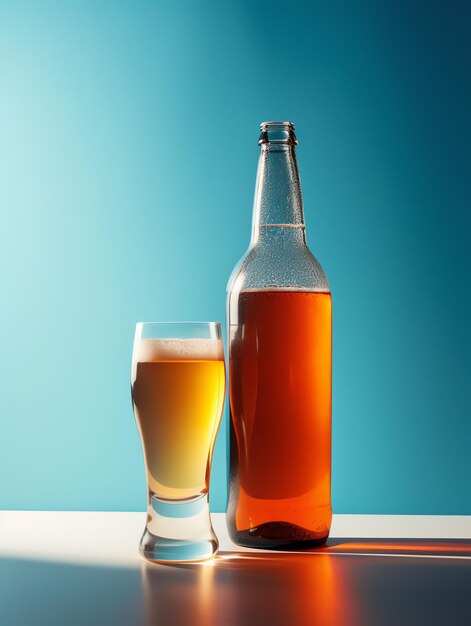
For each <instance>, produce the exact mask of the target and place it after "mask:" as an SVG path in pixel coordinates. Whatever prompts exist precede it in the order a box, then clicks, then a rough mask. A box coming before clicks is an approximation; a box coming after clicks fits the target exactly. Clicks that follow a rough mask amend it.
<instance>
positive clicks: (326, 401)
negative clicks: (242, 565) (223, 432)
mask: <svg viewBox="0 0 471 626" xmlns="http://www.w3.org/2000/svg"><path fill="white" fill-rule="evenodd" d="M296 144H297V140H296V137H295V134H294V125H293V124H292V123H291V122H264V123H263V124H261V135H260V139H259V145H260V146H261V154H260V160H259V165H258V174H257V182H256V187H255V200H254V208H253V227H252V238H251V241H250V245H249V248H248V250H247V252H246V254H245V255H244V256H243V258H242V259H241V261H240V262H239V263H238V265H237V266H236V267H235V269H234V271H233V272H232V275H231V277H230V279H229V283H228V294H227V313H228V344H229V345H228V352H229V400H230V403H229V404H230V415H231V424H230V495H229V505H228V510H227V525H228V530H229V534H230V536H231V538H232V540H233V541H234V542H235V543H237V544H239V545H243V546H249V547H263V548H293V547H296V548H299V547H311V546H314V545H322V544H323V543H324V542H325V540H326V539H327V537H328V535H329V529H330V524H331V519H332V509H331V502H330V475H331V377H332V376H331V371H332V365H331V360H332V357H331V352H332V351H331V346H332V330H331V329H332V322H331V320H332V313H331V296H330V288H329V283H328V281H327V278H326V275H325V274H324V271H323V270H322V267H321V266H320V264H319V262H318V261H317V260H316V259H315V257H314V256H313V255H312V253H311V251H310V250H309V248H308V247H307V244H306V232H305V226H304V212H303V202H302V195H301V183H300V179H299V173H298V165H297V161H296V153H295V146H296Z"/></svg>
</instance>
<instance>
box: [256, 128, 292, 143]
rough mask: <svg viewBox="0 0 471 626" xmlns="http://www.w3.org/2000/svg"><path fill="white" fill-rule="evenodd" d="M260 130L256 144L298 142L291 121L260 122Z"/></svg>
mask: <svg viewBox="0 0 471 626" xmlns="http://www.w3.org/2000/svg"><path fill="white" fill-rule="evenodd" d="M260 132H261V134H260V137H259V140H258V145H262V144H267V143H270V144H278V145H279V144H285V145H291V146H295V145H296V144H297V143H298V140H297V139H296V135H295V134H294V124H293V122H262V123H261V124H260Z"/></svg>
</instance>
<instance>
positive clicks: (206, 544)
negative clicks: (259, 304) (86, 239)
mask: <svg viewBox="0 0 471 626" xmlns="http://www.w3.org/2000/svg"><path fill="white" fill-rule="evenodd" d="M224 390H225V368H224V351H223V343H222V337H221V328H220V325H219V324H218V323H216V322H173V323H145V322H140V323H138V324H137V325H136V334H135V338H134V349H133V356H132V371H131V393H132V400H133V406H134V415H135V417H136V422H137V426H138V429H139V433H140V436H141V442H142V448H143V452H144V460H145V466H146V473H147V487H148V507H147V523H146V528H145V530H144V534H143V536H142V539H141V543H140V552H141V554H142V556H144V557H145V558H146V559H149V560H151V561H163V562H168V561H170V562H176V561H199V560H203V559H207V558H209V557H211V556H213V555H214V554H215V553H216V551H217V548H218V540H217V538H216V535H215V534H214V531H213V528H212V526H211V518H210V515H209V501H208V492H209V475H210V470H211V459H212V454H213V448H214V442H215V439H216V434H217V430H218V428H219V423H220V421H221V414H222V408H223V404H224Z"/></svg>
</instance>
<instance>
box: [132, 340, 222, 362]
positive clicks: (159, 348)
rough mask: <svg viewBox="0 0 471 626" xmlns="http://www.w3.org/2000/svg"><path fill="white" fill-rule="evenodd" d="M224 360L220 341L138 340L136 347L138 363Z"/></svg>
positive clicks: (134, 357) (134, 356)
mask: <svg viewBox="0 0 471 626" xmlns="http://www.w3.org/2000/svg"><path fill="white" fill-rule="evenodd" d="M223 359H224V352H223V347H222V341H219V340H218V339H138V340H137V341H136V343H135V345H134V355H133V360H134V361H135V362H136V363H149V362H152V361H193V360H197V361H221V360H223Z"/></svg>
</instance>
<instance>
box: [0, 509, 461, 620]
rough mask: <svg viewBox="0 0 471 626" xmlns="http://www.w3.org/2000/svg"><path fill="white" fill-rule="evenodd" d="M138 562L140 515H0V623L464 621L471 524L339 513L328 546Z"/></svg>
mask: <svg viewBox="0 0 471 626" xmlns="http://www.w3.org/2000/svg"><path fill="white" fill-rule="evenodd" d="M212 517H213V525H214V528H215V531H216V534H217V535H218V537H219V540H220V550H219V553H218V556H217V557H216V558H215V559H212V560H211V561H208V562H206V563H199V564H192V565H173V566H167V565H165V566H164V565H155V564H149V563H146V562H145V561H143V560H142V559H141V558H140V556H139V554H138V552H137V545H138V542H139V539H140V536H141V533H142V530H143V527H144V522H145V513H97V512H52V511H35V512H33V511H22V512H19V511H0V624H2V626H10V625H12V626H23V625H26V624H27V625H30V624H31V625H33V624H34V625H35V626H42V625H47V626H55V625H56V624H57V625H59V624H60V625H61V626H75V625H82V624H87V625H94V624H100V626H106V625H108V624H110V625H111V624H112V625H113V626H120V625H121V624H123V625H128V626H140V625H145V626H154V625H155V626H162V625H164V626H165V625H167V624H168V625H170V624H172V625H173V626H180V625H186V624H191V625H194V624H197V625H200V624H201V626H212V625H217V626H219V625H227V626H232V625H240V626H252V625H256V624H263V626H271V625H275V626H276V625H278V624H279V625H285V624H286V625H290V626H291V625H293V626H298V625H299V626H304V625H308V624H309V625H314V624H315V625H316V626H324V625H341V626H349V625H352V626H353V625H359V626H360V625H361V626H368V625H370V624H371V625H374V626H389V625H390V624H391V625H393V624H394V625H397V624H401V625H405V626H407V625H408V624H410V625H414V626H417V625H420V624H441V625H442V624H446V625H450V626H455V625H461V624H463V625H465V624H466V626H469V624H471V603H470V597H469V596H470V594H471V516H382V515H335V516H334V520H333V524H332V531H331V538H330V539H329V542H328V545H327V547H325V548H320V549H314V550H309V551H304V552H268V551H262V550H249V549H244V548H240V547H238V546H235V545H234V544H232V543H231V541H230V539H229V537H228V535H227V531H226V526H225V520H224V515H223V514H221V513H219V514H218V513H216V514H213V516H212Z"/></svg>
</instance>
